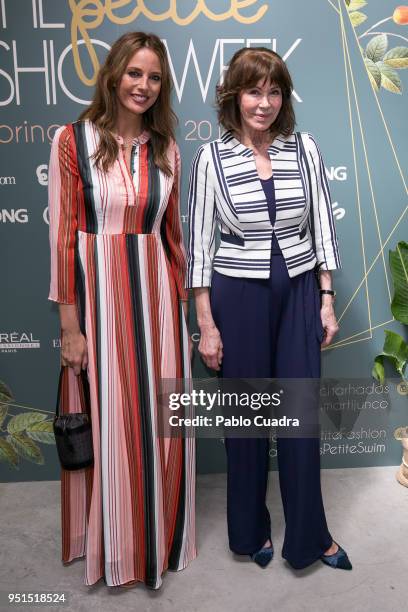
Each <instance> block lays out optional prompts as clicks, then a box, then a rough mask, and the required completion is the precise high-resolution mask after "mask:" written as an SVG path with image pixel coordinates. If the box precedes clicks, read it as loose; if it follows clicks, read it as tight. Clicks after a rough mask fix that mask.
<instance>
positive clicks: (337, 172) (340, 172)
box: [325, 166, 347, 181]
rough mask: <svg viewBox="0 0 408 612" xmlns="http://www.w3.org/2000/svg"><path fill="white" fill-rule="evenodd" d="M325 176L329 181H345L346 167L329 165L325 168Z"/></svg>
mask: <svg viewBox="0 0 408 612" xmlns="http://www.w3.org/2000/svg"><path fill="white" fill-rule="evenodd" d="M325 170H326V176H327V178H328V180H329V181H346V180H347V167H346V166H337V167H335V166H330V168H325Z"/></svg>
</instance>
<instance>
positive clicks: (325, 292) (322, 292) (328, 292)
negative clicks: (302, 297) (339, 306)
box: [320, 289, 336, 299]
mask: <svg viewBox="0 0 408 612" xmlns="http://www.w3.org/2000/svg"><path fill="white" fill-rule="evenodd" d="M320 295H331V296H332V297H333V299H334V298H335V297H336V292H335V290H334V289H320Z"/></svg>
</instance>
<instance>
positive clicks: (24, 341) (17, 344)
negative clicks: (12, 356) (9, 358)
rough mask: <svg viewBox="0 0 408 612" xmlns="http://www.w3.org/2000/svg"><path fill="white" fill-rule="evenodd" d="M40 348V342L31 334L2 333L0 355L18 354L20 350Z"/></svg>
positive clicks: (0, 335)
mask: <svg viewBox="0 0 408 612" xmlns="http://www.w3.org/2000/svg"><path fill="white" fill-rule="evenodd" d="M36 348H40V341H39V340H36V339H35V338H34V336H33V334H32V333H30V332H3V333H1V332H0V353H16V352H17V350H18V349H36Z"/></svg>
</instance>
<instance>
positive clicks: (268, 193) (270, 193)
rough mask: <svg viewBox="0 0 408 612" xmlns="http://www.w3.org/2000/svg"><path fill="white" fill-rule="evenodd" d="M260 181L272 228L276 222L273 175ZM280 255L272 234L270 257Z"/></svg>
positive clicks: (275, 239)
mask: <svg viewBox="0 0 408 612" xmlns="http://www.w3.org/2000/svg"><path fill="white" fill-rule="evenodd" d="M260 181H261V185H262V188H263V190H264V193H265V197H266V201H267V204H268V212H269V219H270V220H271V225H272V227H273V226H274V225H275V220H276V199H275V182H274V178H273V175H272V176H270V177H269V178H268V179H260ZM281 254H282V251H281V249H280V247H279V243H278V241H277V238H276V235H275V232H273V234H272V249H271V255H281Z"/></svg>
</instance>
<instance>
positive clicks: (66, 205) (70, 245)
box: [48, 126, 78, 304]
mask: <svg viewBox="0 0 408 612" xmlns="http://www.w3.org/2000/svg"><path fill="white" fill-rule="evenodd" d="M77 185H78V168H77V164H76V158H75V153H74V149H73V133H72V131H71V129H70V127H69V126H68V127H66V126H63V127H61V128H59V129H58V130H57V131H56V132H55V135H54V138H53V141H52V145H51V155H50V163H49V167H48V209H49V223H50V228H49V231H50V234H49V236H50V248H51V282H50V293H49V296H48V299H49V300H52V301H54V302H60V303H63V304H75V235H76V228H77Z"/></svg>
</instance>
